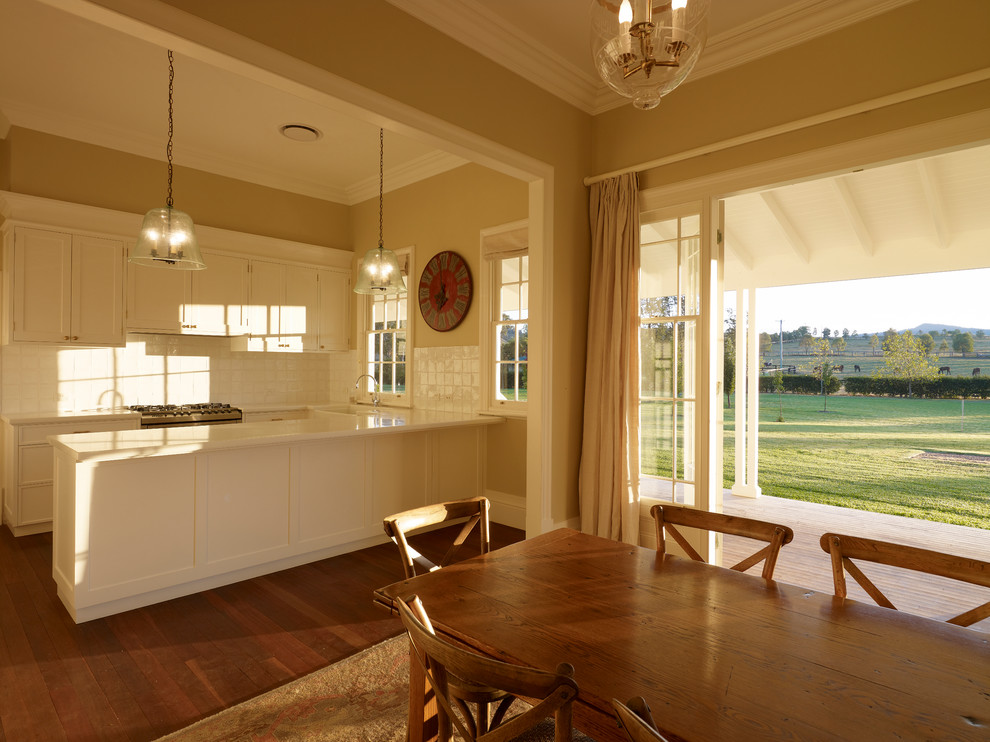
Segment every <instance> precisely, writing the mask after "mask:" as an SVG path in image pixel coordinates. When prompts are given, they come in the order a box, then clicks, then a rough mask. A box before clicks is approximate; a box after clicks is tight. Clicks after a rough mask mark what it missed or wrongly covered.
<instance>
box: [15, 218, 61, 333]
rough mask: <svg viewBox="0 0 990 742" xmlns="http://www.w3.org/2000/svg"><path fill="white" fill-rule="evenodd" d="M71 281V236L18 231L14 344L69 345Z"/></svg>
mask: <svg viewBox="0 0 990 742" xmlns="http://www.w3.org/2000/svg"><path fill="white" fill-rule="evenodd" d="M71 279H72V236H71V235H69V234H64V233H62V232H49V231H46V230H41V229H18V230H17V235H16V238H15V244H14V274H13V282H12V283H13V323H14V326H13V331H12V333H11V337H12V339H13V340H15V341H47V342H53V343H58V342H68V341H69V338H70V336H71V333H70V328H69V323H70V314H71V307H70V304H69V295H70V291H71V285H72V280H71Z"/></svg>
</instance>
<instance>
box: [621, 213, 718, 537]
mask: <svg viewBox="0 0 990 742" xmlns="http://www.w3.org/2000/svg"><path fill="white" fill-rule="evenodd" d="M720 213H721V210H720V209H719V208H718V205H716V207H715V208H714V209H712V208H711V207H709V206H708V205H707V204H705V203H702V202H699V203H695V204H687V205H682V206H674V207H666V208H659V209H653V210H650V211H645V212H644V213H642V214H641V216H640V273H639V321H640V332H639V343H640V392H639V422H640V457H639V459H640V495H641V496H642V497H647V498H655V499H658V500H662V501H668V502H674V503H677V504H680V505H686V506H689V507H696V508H701V509H704V510H709V509H718V508H720V507H721V475H720V474H719V475H718V476H716V472H720V467H721V426H720V425H719V424H718V423H719V420H720V415H721V394H720V392H721V369H722V360H721V357H722V356H721V354H722V346H721V340H722V332H721V326H720V325H721V316H722V307H721V303H722V288H721V283H722V276H721V264H722V261H721V241H720V239H719V238H720V236H721V225H720V217H719V214H720ZM701 547H702V549H703V555H706V556H707V554H705V551H708V549H706V547H705V545H704V544H701ZM712 548H714V547H712Z"/></svg>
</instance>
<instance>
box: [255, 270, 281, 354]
mask: <svg viewBox="0 0 990 742" xmlns="http://www.w3.org/2000/svg"><path fill="white" fill-rule="evenodd" d="M284 267H285V266H283V265H280V264H279V263H266V262H264V261H262V260H254V261H252V262H251V302H250V304H249V306H248V312H247V317H248V329H250V331H251V336H252V337H259V338H267V337H271V336H273V335H278V327H279V315H280V312H279V310H280V309H281V305H282V288H283V287H282V281H283V269H284Z"/></svg>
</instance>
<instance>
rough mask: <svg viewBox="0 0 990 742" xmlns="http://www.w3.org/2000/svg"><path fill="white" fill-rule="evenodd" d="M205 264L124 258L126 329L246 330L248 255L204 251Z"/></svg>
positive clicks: (178, 331)
mask: <svg viewBox="0 0 990 742" xmlns="http://www.w3.org/2000/svg"><path fill="white" fill-rule="evenodd" d="M203 256H204V260H206V266H207V267H206V270H201V271H177V270H170V269H168V268H158V267H154V266H143V265H135V264H133V263H130V264H128V268H127V329H128V330H130V331H132V332H158V333H163V334H171V335H175V334H184V335H243V334H244V333H245V332H247V299H248V260H247V258H242V257H237V256H231V255H223V254H219V253H209V252H207V251H205V250H204V251H203Z"/></svg>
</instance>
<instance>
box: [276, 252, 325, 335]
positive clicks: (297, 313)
mask: <svg viewBox="0 0 990 742" xmlns="http://www.w3.org/2000/svg"><path fill="white" fill-rule="evenodd" d="M318 276H319V272H318V271H317V270H316V269H315V268H303V267H300V266H295V265H287V266H286V267H285V300H284V302H283V304H282V317H281V325H280V328H281V335H282V336H283V342H288V343H291V344H293V345H294V346H295V347H300V348H301V349H302V350H319V328H320V317H319V308H320V286H319V278H318Z"/></svg>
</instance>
